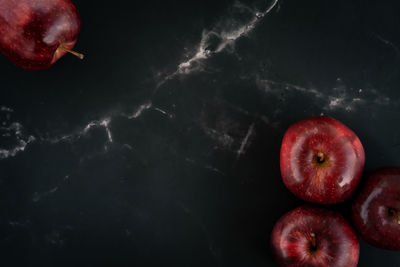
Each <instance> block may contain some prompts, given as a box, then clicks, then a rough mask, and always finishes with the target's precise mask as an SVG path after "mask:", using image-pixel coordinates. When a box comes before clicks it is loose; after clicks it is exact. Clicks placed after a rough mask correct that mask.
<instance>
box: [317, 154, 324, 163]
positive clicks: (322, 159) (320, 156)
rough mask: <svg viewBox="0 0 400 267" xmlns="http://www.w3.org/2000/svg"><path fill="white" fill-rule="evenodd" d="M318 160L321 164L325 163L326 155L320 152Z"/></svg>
mask: <svg viewBox="0 0 400 267" xmlns="http://www.w3.org/2000/svg"><path fill="white" fill-rule="evenodd" d="M317 160H318V162H319V163H322V162H324V160H325V155H324V153H322V152H318V153H317Z"/></svg>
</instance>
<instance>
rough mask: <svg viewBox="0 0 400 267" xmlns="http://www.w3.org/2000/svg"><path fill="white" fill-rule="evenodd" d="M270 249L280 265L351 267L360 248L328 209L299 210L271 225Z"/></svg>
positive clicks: (348, 228) (286, 266)
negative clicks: (272, 226)
mask: <svg viewBox="0 0 400 267" xmlns="http://www.w3.org/2000/svg"><path fill="white" fill-rule="evenodd" d="M271 246H272V250H273V254H274V256H275V258H276V261H277V263H278V264H279V265H280V266H285V267H290V266H296V267H297V266H310V267H311V266H315V267H317V266H334V267H355V266H357V263H358V256H359V249H360V245H359V242H358V239H357V236H356V235H355V233H354V231H353V229H352V228H351V227H350V225H349V224H348V223H347V222H346V220H345V219H344V218H343V217H342V216H341V215H340V214H339V213H336V212H333V211H330V210H326V209H320V208H313V207H307V206H306V207H300V208H297V209H295V210H292V211H290V212H288V213H287V214H285V215H284V216H283V217H282V218H280V219H279V221H278V222H277V223H276V224H275V226H274V229H273V231H272V236H271Z"/></svg>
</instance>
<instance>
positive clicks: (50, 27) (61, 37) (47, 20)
mask: <svg viewBox="0 0 400 267" xmlns="http://www.w3.org/2000/svg"><path fill="white" fill-rule="evenodd" d="M80 29H81V20H80V17H79V14H78V10H77V9H76V7H75V5H74V4H73V3H72V2H71V1H70V0H13V1H11V0H0V50H1V52H2V53H3V54H4V55H5V56H6V57H7V58H8V59H9V60H10V61H11V62H13V63H14V64H15V65H17V66H19V67H21V68H24V69H29V70H43V69H47V68H49V67H51V66H52V65H53V64H54V63H55V62H56V61H57V60H58V59H60V58H61V57H62V56H64V55H65V54H66V53H67V52H69V53H72V54H74V55H76V56H78V57H79V58H81V59H82V58H83V55H82V54H79V53H77V52H74V51H73V50H72V49H73V47H74V45H75V43H76V42H77V39H78V35H79V32H80Z"/></svg>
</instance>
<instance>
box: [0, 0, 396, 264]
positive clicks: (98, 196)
mask: <svg viewBox="0 0 400 267" xmlns="http://www.w3.org/2000/svg"><path fill="white" fill-rule="evenodd" d="M240 3H241V4H239V2H235V1H231V0H218V1H215V0H214V1H211V0H203V1H177V0H175V1H172V0H168V1H166V0H163V1H161V0H158V1H151V0H149V1H144V2H142V1H122V0H113V1H84V0H75V4H76V5H77V7H78V9H79V11H80V14H81V17H82V22H83V28H82V32H81V35H80V39H79V41H78V43H77V45H76V47H75V48H76V50H77V51H80V52H83V53H84V54H86V58H85V60H84V61H82V62H81V61H79V60H78V59H76V58H74V57H73V56H66V57H64V58H63V59H61V60H60V61H59V62H57V63H56V64H55V66H54V67H53V68H51V69H49V70H46V71H41V72H29V71H24V70H21V69H19V68H17V67H15V66H14V65H12V64H11V63H10V62H9V61H8V60H7V59H6V58H5V57H4V56H1V57H0V87H1V90H0V106H1V108H0V124H1V128H0V130H1V132H0V134H1V136H0V251H1V257H0V258H1V259H0V263H1V265H2V266H274V263H273V259H272V255H271V254H270V251H269V247H268V246H269V245H268V242H269V234H270V232H271V230H272V226H273V224H274V222H275V221H276V220H277V219H278V218H279V217H280V216H281V215H283V214H284V213H285V212H287V211H289V210H291V209H293V208H295V207H297V206H299V205H301V204H303V203H302V202H301V201H300V200H298V199H296V198H295V197H294V196H293V195H291V193H290V192H289V191H288V190H286V188H285V187H284V185H283V183H282V181H281V178H280V172H279V148H280V142H281V139H282V136H283V134H284V132H285V130H286V129H287V128H288V127H289V126H290V125H291V124H292V123H294V122H296V121H298V120H300V119H302V118H305V117H308V116H311V115H320V114H325V115H330V116H333V117H335V118H337V119H338V120H340V121H342V122H343V123H345V124H346V125H348V126H349V127H350V128H352V129H353V130H354V131H355V132H356V133H357V134H358V136H359V137H360V139H361V141H362V142H363V144H364V148H365V151H366V159H367V160H366V171H370V170H372V169H374V168H376V167H379V166H382V165H400V158H399V157H398V154H399V152H400V126H399V125H400V124H399V116H400V101H399V97H400V90H399V88H398V86H399V85H400V75H399V74H400V73H399V72H400V68H399V66H400V65H399V64H400V50H399V47H398V45H400V16H399V15H398V14H399V12H400V4H398V1H395V0H390V1H389V0H386V1H382V0H375V1H365V0H351V1H349V0H346V1H345V0H342V1H321V0H305V1H288V0H280V1H279V2H278V4H277V5H276V6H275V7H274V9H273V10H272V11H271V12H270V13H268V14H267V15H266V16H265V17H264V18H262V19H259V20H258V21H256V22H255V23H252V21H251V20H252V18H254V17H255V14H256V13H255V12H256V10H259V11H261V12H263V11H265V10H266V7H267V6H269V5H271V3H272V1H269V2H268V1H241V2H240ZM249 21H250V22H249ZM253 22H254V21H253ZM243 25H248V26H249V25H253V26H254V28H252V29H247V30H246V32H245V34H242V35H239V36H238V35H237V34H236V35H234V34H233V35H234V36H235V37H233V39H229V40H231V41H229V42H228V43H227V45H226V46H225V47H224V48H223V49H221V50H220V51H216V50H215V42H217V43H218V41H215V40H214V41H213V39H212V38H210V39H207V41H206V45H205V46H204V47H206V48H207V49H209V50H211V51H214V53H212V54H211V55H210V56H208V58H205V59H204V58H203V59H199V60H194V61H191V65H190V66H191V67H190V68H186V69H185V68H183V69H182V68H181V70H186V71H187V72H179V71H177V70H179V67H178V66H179V64H181V63H183V62H187V61H188V60H190V58H192V57H193V56H195V54H196V53H197V51H198V48H199V45H200V44H201V39H202V33H203V34H205V35H206V36H209V37H212V36H217V35H219V36H226V35H224V34H225V33H231V34H232V33H235V32H236V33H237V31H235V30H237V29H241V26H243ZM210 31H214V32H216V33H217V35H215V34H214V35H213V34H210ZM207 34H208V35H207ZM203 36H204V35H203ZM225 40H228V39H225ZM132 115H135V116H132ZM129 117H130V118H129ZM85 129H86V130H85ZM108 133H109V134H110V135H111V136H108ZM28 140H30V142H28V144H25V143H27V141H28ZM24 142H25V143H24ZM18 147H24V151H17V150H15V148H18ZM12 152H15V153H12ZM350 202H351V200H350V201H348V202H347V203H344V204H341V205H337V206H334V207H330V208H332V209H336V210H339V211H341V212H343V213H344V214H345V215H346V216H347V217H348V218H349V216H348V215H349V203H350ZM359 266H400V255H399V254H398V253H396V252H388V251H384V250H380V249H375V248H372V247H371V246H369V245H367V244H365V243H364V242H363V241H361V256H360V263H359Z"/></svg>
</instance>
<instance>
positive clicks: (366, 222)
mask: <svg viewBox="0 0 400 267" xmlns="http://www.w3.org/2000/svg"><path fill="white" fill-rule="evenodd" d="M352 208H353V212H352V215H353V221H354V226H355V227H356V229H357V230H358V232H359V233H360V235H361V236H362V238H363V239H364V240H365V241H367V242H368V243H369V244H371V245H373V246H375V247H378V248H382V249H388V250H400V167H389V166H388V167H383V168H380V169H378V170H376V171H374V172H372V173H371V174H369V175H368V176H367V177H366V184H365V186H364V187H363V188H362V190H361V192H360V194H359V195H358V196H357V198H356V200H355V201H354V203H353V207H352Z"/></svg>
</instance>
